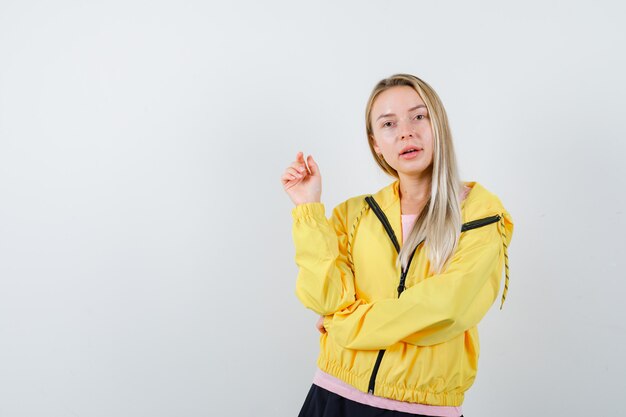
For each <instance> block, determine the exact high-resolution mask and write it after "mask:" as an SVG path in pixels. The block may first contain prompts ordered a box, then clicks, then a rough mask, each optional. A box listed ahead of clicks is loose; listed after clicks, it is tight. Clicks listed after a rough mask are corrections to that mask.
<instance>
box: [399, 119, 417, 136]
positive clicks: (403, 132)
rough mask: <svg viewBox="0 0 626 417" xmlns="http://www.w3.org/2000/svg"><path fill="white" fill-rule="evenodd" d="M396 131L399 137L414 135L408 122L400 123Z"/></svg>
mask: <svg viewBox="0 0 626 417" xmlns="http://www.w3.org/2000/svg"><path fill="white" fill-rule="evenodd" d="M398 133H399V134H400V139H408V138H412V137H414V136H415V134H414V132H413V129H412V128H411V126H410V124H409V123H400V130H399V132H398Z"/></svg>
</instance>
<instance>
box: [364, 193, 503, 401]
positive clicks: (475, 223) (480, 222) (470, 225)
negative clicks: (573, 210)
mask: <svg viewBox="0 0 626 417" xmlns="http://www.w3.org/2000/svg"><path fill="white" fill-rule="evenodd" d="M365 201H366V202H367V204H369V206H370V207H371V209H372V211H373V212H374V214H375V215H376V217H378V220H380V222H381V223H382V225H383V227H384V228H385V231H386V232H387V235H389V238H390V239H391V242H392V243H393V246H394V247H395V248H396V252H398V253H399V252H400V244H399V243H398V239H397V238H396V234H395V233H394V231H393V228H392V227H391V224H390V223H389V220H388V219H387V216H385V213H384V212H383V210H382V209H381V208H380V206H379V205H378V203H377V202H376V200H375V199H374V197H372V196H368V197H365ZM499 220H500V215H498V214H496V215H495V216H489V217H485V218H482V219H477V220H472V221H469V222H466V223H463V224H462V225H461V232H465V231H467V230H471V229H476V228H479V227H482V226H486V225H488V224H491V223H495V222H497V221H499ZM422 243H424V241H423V240H422V241H421V242H420V243H419V244H418V245H417V246H416V247H415V250H414V251H413V252H412V253H411V256H410V257H409V262H408V263H407V265H406V268H404V269H403V270H402V273H401V274H400V282H399V284H398V298H400V295H401V294H402V292H404V290H405V288H406V286H405V282H406V276H407V274H408V272H409V267H410V266H411V261H412V260H413V255H415V252H416V251H417V247H419V245H421V244H422ZM383 356H385V349H380V350H379V351H378V356H377V357H376V362H375V363H374V368H373V369H372V374H371V375H370V382H369V386H368V389H367V391H368V392H369V393H370V394H374V389H375V388H376V375H377V374H378V368H380V364H381V362H382V361H383Z"/></svg>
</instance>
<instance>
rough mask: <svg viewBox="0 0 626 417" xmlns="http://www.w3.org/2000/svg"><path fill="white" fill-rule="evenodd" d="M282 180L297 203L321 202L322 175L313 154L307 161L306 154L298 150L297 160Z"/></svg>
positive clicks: (286, 171) (286, 189)
mask: <svg viewBox="0 0 626 417" xmlns="http://www.w3.org/2000/svg"><path fill="white" fill-rule="evenodd" d="M307 164H308V167H307ZM280 180H281V182H282V184H283V188H284V189H285V192H286V193H287V195H289V198H291V201H293V203H294V204H295V205H298V204H304V203H319V202H320V198H321V196H322V176H321V174H320V170H319V167H318V166H317V163H316V162H315V161H314V160H313V156H311V155H309V156H308V157H307V159H306V163H305V162H304V155H303V154H302V152H298V154H297V155H296V160H295V161H293V162H292V163H291V165H290V166H289V167H288V168H287V169H285V172H284V173H283V175H282V176H281V177H280Z"/></svg>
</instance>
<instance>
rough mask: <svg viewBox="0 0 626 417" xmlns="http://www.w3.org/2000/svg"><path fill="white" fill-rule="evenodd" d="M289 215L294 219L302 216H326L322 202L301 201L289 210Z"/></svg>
mask: <svg viewBox="0 0 626 417" xmlns="http://www.w3.org/2000/svg"><path fill="white" fill-rule="evenodd" d="M291 216H292V217H293V219H294V220H298V219H301V218H303V217H318V218H319V217H323V218H324V219H325V218H326V208H325V207H324V203H303V204H298V205H297V206H295V207H294V208H293V210H291Z"/></svg>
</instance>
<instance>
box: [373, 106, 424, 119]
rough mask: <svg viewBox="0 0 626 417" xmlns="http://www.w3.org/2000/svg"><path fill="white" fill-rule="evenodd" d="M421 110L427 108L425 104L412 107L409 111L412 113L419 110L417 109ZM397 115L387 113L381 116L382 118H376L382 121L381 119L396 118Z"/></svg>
mask: <svg viewBox="0 0 626 417" xmlns="http://www.w3.org/2000/svg"><path fill="white" fill-rule="evenodd" d="M420 108H426V106H425V105H424V104H418V105H417V106H415V107H411V108H410V109H409V110H408V111H409V112H412V111H413V110H417V109H420ZM395 115H396V114H395V113H385V114H381V115H380V116H378V117H377V118H376V120H378V119H380V118H383V117H389V116H395Z"/></svg>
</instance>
